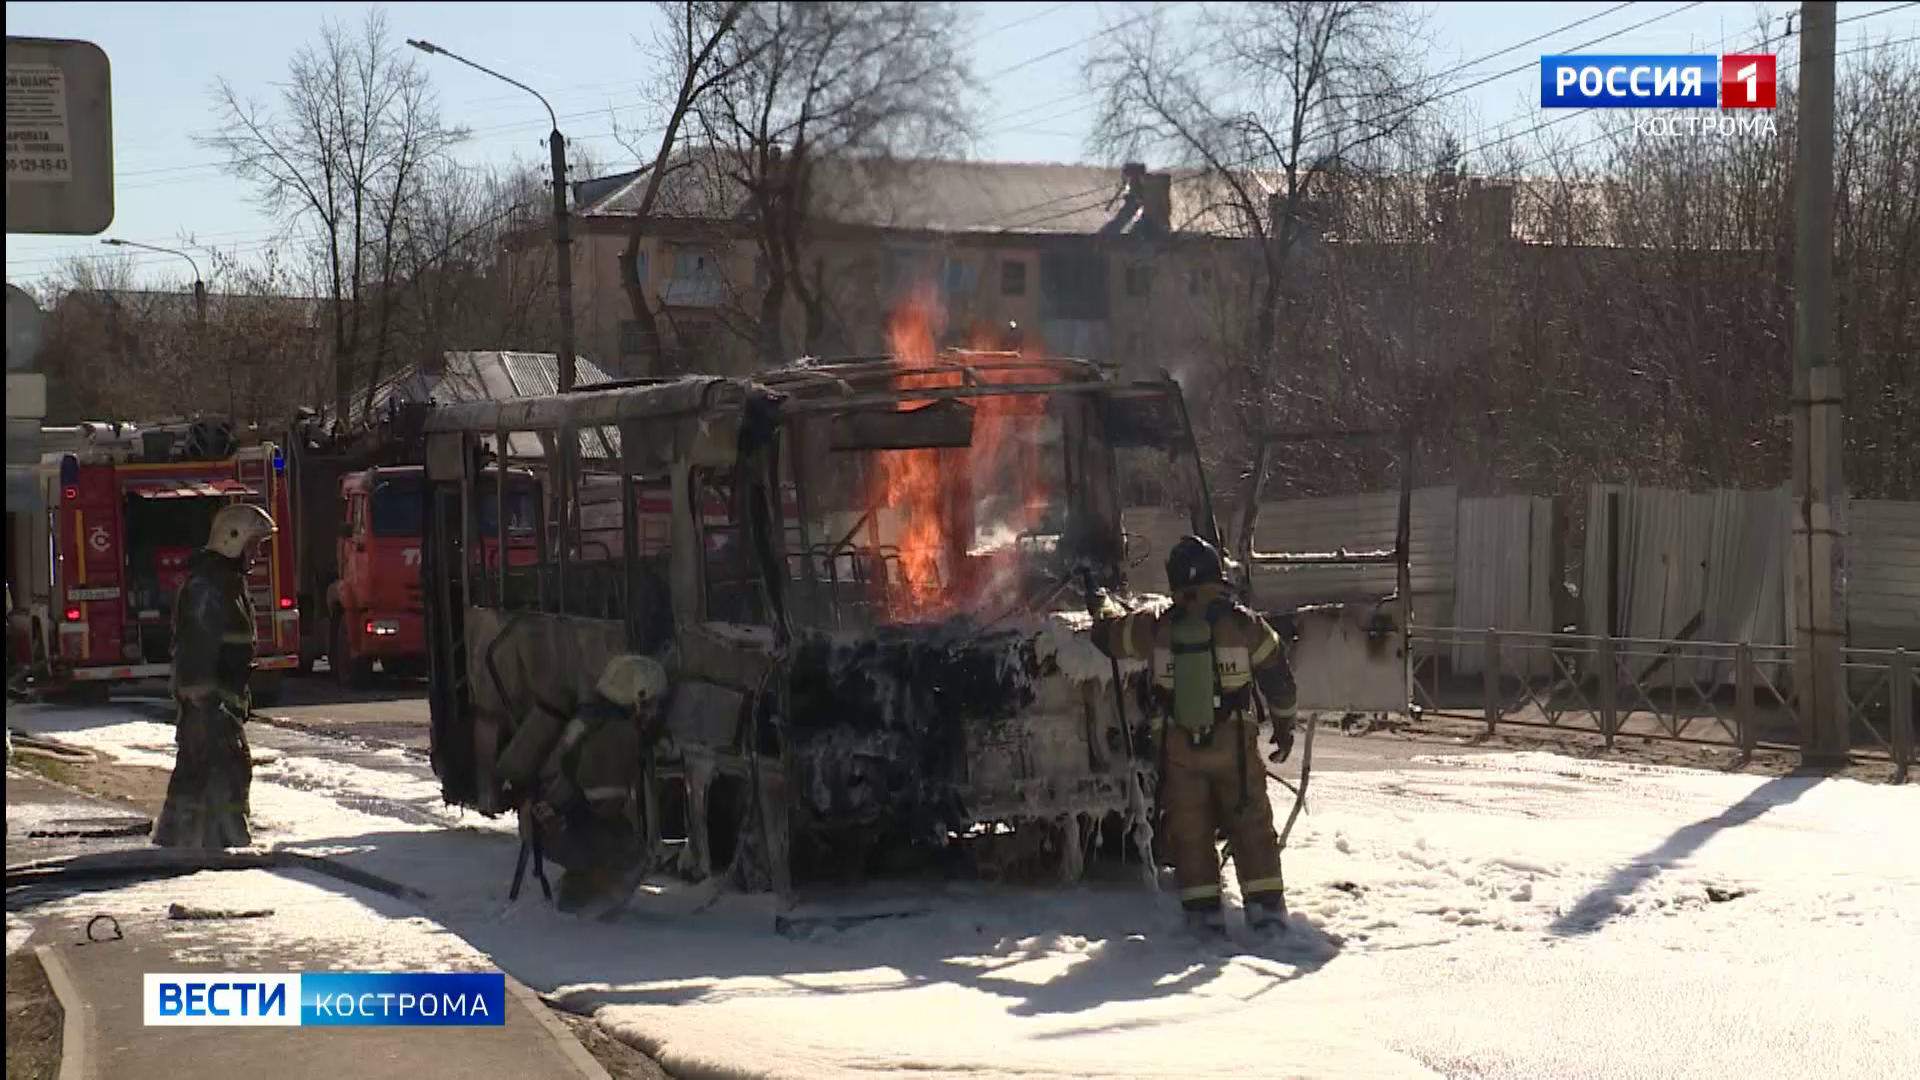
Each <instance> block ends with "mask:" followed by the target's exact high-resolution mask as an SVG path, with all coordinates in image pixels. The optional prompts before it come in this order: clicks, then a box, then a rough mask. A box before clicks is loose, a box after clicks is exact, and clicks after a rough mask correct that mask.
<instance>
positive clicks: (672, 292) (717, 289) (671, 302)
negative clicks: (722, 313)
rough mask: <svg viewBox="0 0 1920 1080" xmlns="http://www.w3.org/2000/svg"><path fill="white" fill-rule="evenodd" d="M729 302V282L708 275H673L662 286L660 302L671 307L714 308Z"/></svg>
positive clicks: (663, 305)
mask: <svg viewBox="0 0 1920 1080" xmlns="http://www.w3.org/2000/svg"><path fill="white" fill-rule="evenodd" d="M726 302H727V283H726V282H724V281H720V280H718V279H716V278H707V277H671V278H668V279H667V280H666V283H665V284H663V285H662V286H661V287H660V304H661V306H662V307H669V308H692V309H698V310H712V309H714V308H717V307H720V306H722V305H724V304H725V303H726Z"/></svg>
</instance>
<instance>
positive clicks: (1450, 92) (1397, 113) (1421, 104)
mask: <svg viewBox="0 0 1920 1080" xmlns="http://www.w3.org/2000/svg"><path fill="white" fill-rule="evenodd" d="M1702 2H1703V0H1693V2H1692V3H1687V4H1682V5H1680V6H1679V7H1677V8H1674V9H1673V10H1671V11H1666V12H1662V13H1661V14H1659V15H1655V16H1653V17H1652V18H1648V19H1642V20H1640V21H1639V22H1637V23H1634V24H1633V25H1631V26H1623V27H1621V28H1620V29H1618V30H1615V31H1613V32H1611V33H1607V34H1602V35H1600V36H1599V37H1597V38H1593V39H1591V40H1589V41H1583V42H1581V43H1580V44H1578V45H1574V46H1572V47H1570V48H1568V49H1567V53H1577V52H1579V51H1580V50H1582V49H1588V48H1592V47H1593V46H1595V45H1599V44H1601V43H1602V42H1607V41H1612V40H1613V39H1614V38H1617V37H1620V36H1622V35H1624V34H1630V33H1632V32H1633V31H1635V30H1641V29H1645V28H1646V27H1649V26H1652V25H1653V24H1654V23H1657V22H1664V21H1666V20H1667V19H1671V18H1673V17H1674V16H1675V15H1679V14H1682V13H1684V12H1687V11H1691V10H1693V9H1694V8H1697V7H1699V6H1700V5H1701V3H1702ZM1613 10H1615V11H1618V10H1619V8H1614V9H1613ZM1572 25H1573V26H1578V25H1581V24H1580V23H1574V24H1572ZM1570 28H1571V27H1568V29H1570ZM1557 32H1559V31H1556V33H1557ZM1539 40H1540V39H1539V38H1534V39H1532V41H1529V42H1527V43H1526V44H1532V43H1533V42H1535V41H1539ZM1519 47H1520V46H1515V48H1519ZM1502 51H1503V52H1512V51H1513V50H1512V49H1505V50H1502ZM1494 55H1500V54H1497V53H1496V54H1494ZM1475 62H1476V63H1478V61H1475ZM1539 64H1540V62H1539V60H1537V59H1536V60H1533V61H1530V62H1528V63H1525V64H1521V65H1519V66H1517V67H1511V68H1508V69H1506V70H1505V71H1501V72H1498V73H1496V74H1493V75H1488V76H1486V77H1485V78H1482V79H1477V80H1475V81H1473V82H1470V83H1467V84H1465V85H1464V86H1455V87H1450V88H1449V89H1447V90H1443V91H1441V92H1439V93H1436V94H1433V95H1430V96H1428V97H1426V98H1422V99H1421V100H1419V101H1410V102H1408V103H1406V104H1405V105H1402V106H1399V107H1398V108H1394V109H1389V110H1388V111H1387V112H1385V113H1382V114H1380V115H1378V116H1375V117H1371V118H1369V119H1367V120H1366V121H1355V122H1353V123H1351V124H1340V123H1337V122H1336V124H1335V125H1334V126H1332V127H1329V128H1327V129H1323V130H1321V131H1318V132H1315V133H1314V134H1312V135H1309V136H1307V137H1305V138H1303V139H1302V140H1301V145H1303V146H1304V145H1306V144H1308V143H1312V142H1317V141H1319V140H1320V139H1324V138H1326V137H1327V136H1329V135H1332V134H1333V133H1334V132H1335V131H1337V130H1338V129H1339V128H1340V127H1343V126H1344V127H1358V126H1362V124H1364V125H1365V126H1368V127H1372V126H1377V125H1379V124H1382V123H1385V122H1387V121H1389V120H1394V119H1398V118H1401V117H1405V116H1408V115H1410V114H1412V113H1414V112H1417V111H1418V110H1420V109H1424V108H1426V107H1427V106H1429V105H1432V104H1434V103H1436V102H1439V101H1443V100H1445V99H1446V98H1450V97H1453V96H1454V95H1456V94H1464V93H1466V92H1467V91H1469V90H1474V89H1478V88H1479V87H1482V86H1485V85H1487V84H1488V83H1492V82H1499V81H1500V80H1501V79H1505V78H1509V77H1511V76H1514V75H1518V74H1520V73H1521V72H1523V71H1533V70H1537V69H1538V68H1539Z"/></svg>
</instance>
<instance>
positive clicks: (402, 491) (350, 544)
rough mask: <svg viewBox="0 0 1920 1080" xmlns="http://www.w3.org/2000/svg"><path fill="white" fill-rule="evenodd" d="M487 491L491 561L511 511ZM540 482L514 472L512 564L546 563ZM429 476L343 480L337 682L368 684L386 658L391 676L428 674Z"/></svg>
mask: <svg viewBox="0 0 1920 1080" xmlns="http://www.w3.org/2000/svg"><path fill="white" fill-rule="evenodd" d="M497 475H498V473H497V472H493V473H488V474H486V475H484V476H483V477H482V478H481V483H482V486H483V488H484V491H483V495H482V499H481V504H480V505H481V512H480V513H479V515H478V521H477V526H478V532H479V536H478V538H477V542H478V544H479V545H480V547H481V548H482V550H483V552H484V557H485V560H486V562H487V563H488V564H491V563H492V562H493V561H494V560H496V559H498V558H499V531H500V530H499V529H498V528H497V519H498V518H499V515H500V511H501V509H502V505H501V503H500V501H499V500H497V499H489V498H487V497H486V492H491V490H492V487H493V483H494V479H495V477H496V476H497ZM540 498H541V494H540V482H539V480H538V479H536V478H535V476H534V474H533V473H532V472H531V471H529V470H526V469H516V470H514V471H512V472H510V473H509V474H508V478H507V491H506V499H505V502H504V510H505V513H506V521H507V529H506V532H507V537H508V539H507V543H508V562H509V565H514V566H520V565H527V564H531V563H532V562H533V561H534V560H535V558H536V552H537V537H536V535H535V534H536V531H537V529H538V528H539V520H540ZM425 513H426V472H425V470H424V469H422V468H421V467H420V466H418V465H399V466H391V467H387V468H372V469H365V470H362V471H359V472H351V473H347V474H346V475H344V476H342V477H341V478H340V525H339V547H338V550H337V553H336V557H335V562H334V565H335V566H336V567H338V575H339V576H338V577H337V579H335V580H334V581H333V582H332V583H331V584H329V585H328V586H327V590H326V596H327V615H328V619H327V621H328V626H329V629H330V639H329V644H328V647H327V662H328V664H329V665H331V667H332V670H333V672H334V676H335V678H336V679H338V680H339V681H341V682H342V683H344V684H346V685H348V686H350V687H360V686H364V685H365V684H366V683H367V682H368V681H369V680H370V679H371V677H372V673H373V664H374V662H375V661H376V660H377V661H379V663H380V665H381V667H382V668H383V669H384V670H385V671H386V672H388V673H389V674H397V675H416V676H424V675H425V674H426V673H427V634H426V621H425V620H426V615H425V609H424V608H423V607H422V605H421V599H420V545H421V530H422V523H423V520H424V516H425Z"/></svg>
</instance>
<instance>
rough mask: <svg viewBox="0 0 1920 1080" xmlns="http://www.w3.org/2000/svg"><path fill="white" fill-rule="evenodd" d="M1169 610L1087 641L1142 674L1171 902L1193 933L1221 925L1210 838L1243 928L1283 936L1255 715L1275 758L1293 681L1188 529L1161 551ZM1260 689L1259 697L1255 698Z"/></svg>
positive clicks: (1267, 629) (1284, 749)
mask: <svg viewBox="0 0 1920 1080" xmlns="http://www.w3.org/2000/svg"><path fill="white" fill-rule="evenodd" d="M1167 584H1168V586H1169V588H1170V590H1171V591H1172V593H1173V606H1172V607H1170V608H1168V609H1167V610H1166V611H1164V612H1162V613H1159V614H1154V613H1151V612H1134V613H1132V614H1128V615H1124V616H1120V617H1117V618H1112V617H1110V618H1102V619H1099V620H1098V621H1096V622H1095V623H1094V627H1093V643H1094V645H1096V646H1097V647H1098V648H1099V649H1100V650H1101V651H1102V652H1104V653H1106V654H1107V655H1109V656H1112V657H1114V658H1116V659H1137V660H1146V661H1149V662H1150V664H1151V666H1152V672H1153V689H1152V696H1153V704H1154V710H1153V711H1154V715H1153V717H1152V719H1151V724H1152V729H1153V732H1154V742H1155V743H1156V746H1155V749H1154V754H1155V757H1156V759H1157V760H1158V761H1159V768H1160V798H1159V800H1158V801H1159V804H1160V808H1161V809H1162V810H1163V811H1164V813H1165V829H1166V841H1167V852H1168V854H1169V855H1170V856H1171V857H1172V860H1173V867H1174V875H1175V878H1176V880H1177V881H1178V883H1179V889H1180V904H1181V907H1182V909H1183V910H1184V911H1185V912H1186V918H1187V921H1188V923H1189V925H1190V926H1192V927H1193V928H1194V929H1197V930H1202V931H1208V932H1218V931H1220V930H1222V929H1224V921H1223V918H1222V914H1221V906H1220V860H1219V857H1218V855H1217V853H1216V849H1215V846H1214V841H1215V837H1216V835H1217V834H1218V833H1220V832H1224V833H1225V834H1226V836H1227V840H1228V843H1229V844H1230V845H1231V846H1232V851H1233V859H1234V863H1235V866H1236V868H1237V872H1238V875H1239V879H1240V891H1241V894H1242V895H1243V896H1244V897H1245V899H1246V914H1247V922H1248V925H1250V926H1251V927H1253V928H1254V929H1256V930H1263V931H1270V932H1284V930H1285V928H1286V897H1285V886H1284V882H1283V881H1282V878H1281V873H1280V841H1279V837H1278V835H1277V834H1276V833H1275V832H1274V825H1273V807H1272V804H1271V803H1270V802H1269V800H1268V798H1267V773H1266V768H1265V765H1264V764H1263V757H1262V754H1261V748H1260V745H1259V739H1260V727H1259V719H1258V715H1259V712H1260V711H1261V709H1262V706H1263V705H1264V706H1265V711H1266V712H1268V713H1269V714H1270V715H1271V717H1272V720H1273V730H1274V741H1275V744H1276V753H1275V754H1274V755H1273V756H1272V759H1273V760H1275V761H1283V760H1285V759H1286V756H1287V754H1288V753H1290V752H1291V750H1292V747H1293V713H1294V685H1293V674H1292V672H1291V670H1290V669H1289V668H1288V666H1287V659H1286V650H1285V648H1284V647H1283V646H1282V644H1281V641H1280V637H1279V635H1278V634H1276V633H1275V632H1274V630H1273V628H1272V627H1271V626H1269V625H1267V622H1266V620H1265V619H1263V618H1261V617H1260V616H1259V615H1257V614H1255V613H1254V612H1253V611H1251V610H1249V609H1248V608H1246V607H1245V606H1243V605H1241V604H1240V603H1238V602H1237V601H1235V600H1234V598H1233V596H1232V594H1231V592H1230V589H1229V585H1228V581H1227V574H1226V564H1225V560H1223V559H1222V558H1221V556H1220V552H1219V549H1217V548H1215V547H1214V546H1213V545H1212V544H1210V543H1208V542H1207V541H1206V540H1203V539H1201V538H1200V537H1198V536H1187V537H1184V538H1182V539H1181V540H1180V542H1179V543H1177V544H1175V545H1174V547H1173V551H1172V552H1171V553H1170V554H1169V555H1168V557H1167ZM1262 697H1264V701H1262V700H1261V699H1262Z"/></svg>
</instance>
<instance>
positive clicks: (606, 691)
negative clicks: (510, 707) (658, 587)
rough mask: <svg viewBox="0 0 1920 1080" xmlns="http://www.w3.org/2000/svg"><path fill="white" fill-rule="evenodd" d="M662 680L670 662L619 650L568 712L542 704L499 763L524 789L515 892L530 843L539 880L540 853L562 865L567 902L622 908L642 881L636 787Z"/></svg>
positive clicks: (571, 906)
mask: <svg viewBox="0 0 1920 1080" xmlns="http://www.w3.org/2000/svg"><path fill="white" fill-rule="evenodd" d="M666 688H667V675H666V670H665V669H664V668H662V667H661V666H660V664H659V663H658V662H657V661H655V660H653V659H651V658H649V657H645V656H616V657H614V658H613V659H612V660H610V661H608V663H607V666H606V668H605V669H603V670H602V671H601V673H600V678H599V680H598V681H597V682H596V684H595V686H594V690H593V693H591V694H590V695H588V697H587V699H586V700H585V701H583V702H581V703H580V704H579V705H578V706H577V707H576V708H575V709H574V710H573V716H572V718H571V719H568V720H566V721H565V722H564V723H562V722H561V721H560V719H559V718H558V717H557V716H556V715H555V714H553V713H552V712H549V711H542V712H539V713H536V714H535V715H534V716H533V717H532V718H530V719H529V720H528V721H527V723H526V724H524V725H522V727H521V728H520V730H519V731H518V732H516V733H515V735H514V737H513V739H512V740H511V741H510V742H508V744H507V748H506V750H505V751H504V752H503V753H502V754H501V756H500V770H501V773H502V775H503V776H505V777H507V778H508V779H510V780H512V781H513V782H514V783H515V786H516V788H518V789H519V790H520V791H521V792H522V793H523V801H522V803H521V812H520V833H521V840H522V846H521V865H520V866H519V867H518V868H516V869H515V871H514V881H513V891H514V893H515V894H517V893H518V892H519V887H520V875H521V873H522V872H523V871H524V868H525V862H526V857H527V855H528V853H529V851H530V852H531V853H532V854H533V857H534V859H535V870H534V873H535V874H536V875H540V881H541V884H542V886H543V887H544V886H545V884H546V879H545V876H544V874H543V872H542V869H541V865H540V864H541V861H542V860H546V859H550V860H552V861H553V862H555V863H558V864H559V865H560V866H561V868H562V869H563V870H564V871H565V872H564V874H563V875H562V876H561V879H560V896H559V901H558V902H559V907H560V909H561V910H562V911H569V912H578V913H588V912H603V910H604V909H613V908H617V907H618V906H619V905H621V904H623V903H624V902H625V901H626V899H627V898H628V896H630V895H631V894H632V892H633V890H634V888H636V887H637V886H638V885H639V884H640V881H641V879H642V878H643V877H644V876H645V875H646V872H647V870H648V867H647V865H646V858H647V850H646V839H645V837H646V834H645V831H644V830H643V829H642V827H641V822H640V820H639V816H640V811H639V806H638V800H637V798H636V796H635V788H636V786H637V785H638V783H639V780H640V775H641V770H642V768H643V763H644V754H645V749H646V743H647V741H648V738H649V735H650V727H651V725H650V724H649V721H650V720H651V719H652V717H653V716H655V715H656V709H655V706H656V705H657V704H658V702H659V701H660V699H661V698H662V697H663V695H664V694H665V693H666Z"/></svg>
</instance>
